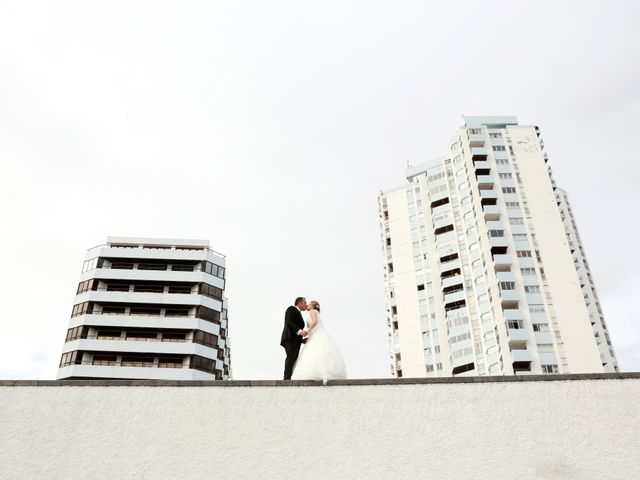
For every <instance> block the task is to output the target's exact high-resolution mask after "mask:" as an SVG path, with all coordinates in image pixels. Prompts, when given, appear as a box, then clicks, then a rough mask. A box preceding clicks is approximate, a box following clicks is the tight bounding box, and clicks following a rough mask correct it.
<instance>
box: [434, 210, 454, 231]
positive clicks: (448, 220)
mask: <svg viewBox="0 0 640 480" xmlns="http://www.w3.org/2000/svg"><path fill="white" fill-rule="evenodd" d="M452 223H453V218H452V215H451V213H448V214H447V215H445V216H444V217H442V218H440V219H438V220H436V221H434V222H433V226H434V228H435V229H436V230H438V229H439V228H442V227H446V226H447V225H450V224H452Z"/></svg>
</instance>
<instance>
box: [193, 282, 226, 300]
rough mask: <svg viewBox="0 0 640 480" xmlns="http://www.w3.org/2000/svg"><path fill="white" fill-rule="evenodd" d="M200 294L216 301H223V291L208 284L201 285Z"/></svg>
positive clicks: (199, 287) (199, 286)
mask: <svg viewBox="0 0 640 480" xmlns="http://www.w3.org/2000/svg"><path fill="white" fill-rule="evenodd" d="M198 293H200V295H204V296H206V297H210V298H215V299H216V300H222V289H220V288H218V287H214V286H213V285H209V284H208V283H201V284H199V285H198Z"/></svg>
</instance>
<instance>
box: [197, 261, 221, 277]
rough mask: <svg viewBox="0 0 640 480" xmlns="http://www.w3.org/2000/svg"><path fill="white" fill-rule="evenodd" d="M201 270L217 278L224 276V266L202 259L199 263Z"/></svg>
mask: <svg viewBox="0 0 640 480" xmlns="http://www.w3.org/2000/svg"><path fill="white" fill-rule="evenodd" d="M201 268H202V271H203V272H205V273H208V274H209V275H213V276H214V277H218V278H222V279H224V278H225V268H224V267H221V266H219V265H216V264H215V263H211V262H207V261H203V262H202V264H201Z"/></svg>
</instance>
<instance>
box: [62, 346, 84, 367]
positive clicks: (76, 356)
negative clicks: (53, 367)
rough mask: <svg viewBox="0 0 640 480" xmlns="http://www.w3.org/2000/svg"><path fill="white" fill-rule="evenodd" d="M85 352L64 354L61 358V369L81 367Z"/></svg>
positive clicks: (75, 351)
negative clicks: (71, 366)
mask: <svg viewBox="0 0 640 480" xmlns="http://www.w3.org/2000/svg"><path fill="white" fill-rule="evenodd" d="M83 353H84V352H79V351H77V350H74V351H73V352H68V353H63V354H62V357H61V358H60V367H66V366H68V365H80V364H81V363H82V354H83Z"/></svg>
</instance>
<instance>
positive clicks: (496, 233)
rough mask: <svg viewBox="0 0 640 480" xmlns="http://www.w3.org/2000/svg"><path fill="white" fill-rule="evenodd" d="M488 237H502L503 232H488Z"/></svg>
mask: <svg viewBox="0 0 640 480" xmlns="http://www.w3.org/2000/svg"><path fill="white" fill-rule="evenodd" d="M489 236H490V237H504V230H489Z"/></svg>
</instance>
